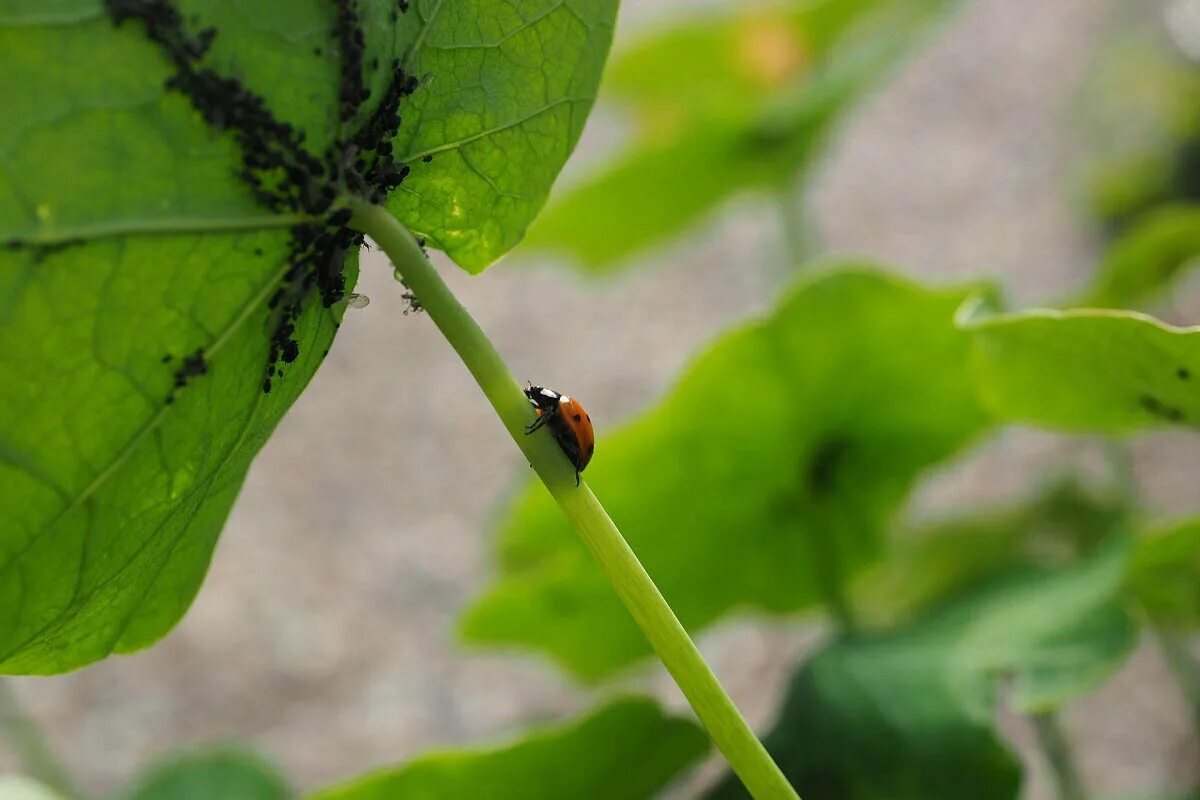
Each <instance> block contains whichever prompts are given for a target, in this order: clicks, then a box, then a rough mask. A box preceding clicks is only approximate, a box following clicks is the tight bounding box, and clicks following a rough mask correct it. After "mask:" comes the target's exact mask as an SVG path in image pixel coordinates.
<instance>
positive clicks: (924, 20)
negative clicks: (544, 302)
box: [530, 0, 953, 270]
mask: <svg viewBox="0 0 1200 800" xmlns="http://www.w3.org/2000/svg"><path fill="white" fill-rule="evenodd" d="M952 4H953V0H885V1H884V2H880V3H863V2H860V1H859V0H826V1H825V2H819V3H792V4H788V5H783V6H776V7H758V8H751V9H741V8H739V9H737V10H734V11H725V12H721V13H719V14H709V15H707V17H704V18H701V19H699V20H697V21H690V20H689V22H687V23H684V24H682V25H680V26H678V27H675V28H670V29H667V30H665V31H662V32H659V33H657V34H655V35H651V36H649V37H647V38H646V39H644V40H643V41H641V42H640V43H638V44H637V45H635V46H634V47H632V48H630V49H628V50H627V51H625V52H624V53H622V54H621V55H619V56H618V57H617V58H615V59H614V62H613V64H612V66H611V69H610V71H609V74H608V76H607V78H606V87H607V92H608V96H609V98H610V99H611V100H612V101H613V102H614V103H615V104H618V105H620V106H622V107H624V108H626V109H627V110H628V111H629V112H630V113H631V114H632V116H633V118H634V121H635V123H636V124H637V128H638V130H637V133H636V135H635V137H634V140H633V142H632V143H631V144H630V146H629V147H628V148H627V149H626V150H625V151H624V152H623V153H622V154H621V155H620V156H619V157H618V158H617V159H616V160H615V162H614V164H613V165H612V166H611V167H609V168H608V169H602V170H600V171H599V172H598V173H596V174H595V175H593V176H592V178H591V179H590V180H587V181H585V182H584V183H583V184H582V185H581V186H579V187H577V188H575V189H573V190H572V191H569V192H567V193H566V195H564V196H563V197H562V198H560V199H559V200H558V201H557V202H556V203H553V204H552V205H551V207H550V208H549V209H547V211H546V213H545V214H543V215H542V216H541V217H539V219H538V221H537V223H536V224H535V225H534V227H533V228H532V230H531V231H530V244H531V245H533V246H537V247H544V248H550V249H556V250H560V251H564V252H567V253H569V254H570V255H571V256H573V257H574V258H575V259H577V260H578V262H579V263H580V264H581V265H582V266H583V267H585V268H588V269H594V270H600V269H612V268H614V267H615V266H617V264H616V262H618V261H619V260H620V259H622V258H625V257H626V256H629V255H631V254H633V253H635V252H637V251H639V250H641V249H643V248H645V247H647V246H649V245H652V244H655V243H657V242H660V241H662V240H663V239H666V238H667V237H670V236H673V235H675V234H677V233H680V232H681V231H683V230H686V229H687V228H688V227H690V226H691V225H693V224H695V223H696V222H698V221H699V220H700V219H702V218H703V217H704V216H706V215H707V214H708V213H709V212H711V211H712V210H713V209H715V208H716V207H718V206H719V205H720V204H721V203H722V202H723V201H725V200H726V199H728V198H730V197H732V196H734V195H737V194H740V193H742V192H744V191H746V190H748V189H754V188H759V189H762V188H776V189H781V190H787V191H792V190H794V189H795V184H796V181H797V179H798V177H800V176H802V175H803V174H805V172H806V171H807V169H808V168H809V167H810V166H811V164H812V162H813V161H814V159H815V158H816V157H817V156H818V155H819V154H820V153H821V151H822V145H823V144H824V142H825V140H826V138H827V137H828V134H829V132H830V130H831V129H832V127H833V125H834V124H835V123H836V122H837V121H838V120H839V119H840V118H841V117H842V116H843V115H844V114H845V112H846V111H847V109H848V108H849V107H850V106H851V105H852V104H853V102H854V101H855V100H857V99H858V98H860V97H861V96H862V95H863V94H864V92H866V91H867V90H868V89H869V88H870V87H871V86H872V85H874V84H876V83H877V82H878V81H879V80H880V78H881V76H882V75H883V74H884V73H885V72H886V71H887V69H888V68H889V67H890V66H892V65H893V64H894V63H895V62H896V60H897V59H898V57H899V56H900V55H901V54H902V53H903V52H904V51H905V49H906V48H907V47H908V46H909V45H910V44H911V43H912V41H913V40H914V39H915V37H916V36H917V34H919V33H920V32H921V31H922V30H923V29H924V28H925V27H927V25H928V24H929V23H930V21H931V20H933V19H935V18H936V17H937V16H938V15H939V14H940V13H941V12H942V11H944V9H945V8H946V7H948V6H950V5H952Z"/></svg>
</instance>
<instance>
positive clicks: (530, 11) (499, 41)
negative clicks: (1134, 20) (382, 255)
mask: <svg viewBox="0 0 1200 800" xmlns="http://www.w3.org/2000/svg"><path fill="white" fill-rule="evenodd" d="M414 5H415V6H416V9H415V10H416V12H417V13H418V14H419V15H420V16H421V18H422V19H424V20H425V25H424V26H423V28H422V30H421V32H420V34H419V38H418V39H417V40H416V42H415V43H414V45H413V47H412V49H411V50H410V51H409V54H408V56H407V57H406V64H410V65H411V69H412V71H413V72H415V73H416V74H418V75H426V74H428V75H430V76H431V78H430V84H429V90H428V91H425V92H418V94H417V95H415V96H414V97H413V98H412V101H413V102H412V104H411V105H410V106H408V107H406V108H405V109H404V115H405V119H406V124H405V125H403V126H401V129H400V139H399V141H398V142H397V144H396V147H397V151H398V152H400V153H403V156H402V160H404V161H405V162H407V163H409V164H410V165H411V166H412V168H413V174H412V177H411V178H410V179H409V180H408V181H406V182H405V183H404V186H403V187H402V188H401V190H400V191H398V192H396V193H395V194H393V195H392V198H391V200H390V202H389V203H388V208H389V209H391V210H392V211H393V212H394V213H395V214H396V216H397V217H399V218H400V220H401V221H402V222H404V223H405V224H406V225H408V226H409V227H410V228H411V229H412V230H413V231H414V232H417V233H420V234H424V235H425V236H426V237H427V238H428V239H429V241H430V243H432V244H433V245H435V246H437V247H439V248H441V249H444V250H445V251H446V252H447V253H448V254H449V255H450V257H451V258H453V259H454V260H455V261H456V262H458V263H459V264H460V265H462V266H463V267H466V268H467V269H469V270H471V271H472V272H479V271H482V269H483V268H484V267H486V266H487V265H488V264H490V263H491V262H493V261H495V260H496V259H497V258H499V257H500V256H501V255H503V254H504V253H505V252H507V251H508V250H509V249H510V248H512V247H513V246H514V245H515V244H516V243H517V242H519V241H520V240H521V237H522V236H523V235H524V232H525V228H526V227H527V226H528V225H529V223H530V221H532V220H533V218H534V216H535V215H536V214H537V213H538V211H539V210H540V209H541V207H542V205H543V204H544V203H545V201H546V195H547V193H548V192H549V190H550V185H551V184H552V183H553V182H554V179H555V178H556V177H557V176H558V172H559V170H560V169H562V166H563V164H564V163H565V162H566V160H567V156H569V155H570V154H571V151H572V149H574V147H575V143H576V142H577V141H578V139H579V135H580V133H582V132H583V123H584V121H585V120H586V119H587V116H588V112H589V111H590V110H591V107H592V103H593V101H594V100H595V97H596V88H597V85H598V84H599V81H600V73H601V71H602V69H603V66H604V59H605V57H606V56H607V54H608V48H609V45H610V44H611V41H612V30H613V21H614V18H615V16H616V11H617V0H567V1H566V2H563V0H520V2H512V0H423V1H422V2H417V3H414ZM410 13H411V12H410ZM425 157H432V159H433V160H432V161H431V162H430V163H428V164H426V163H424V161H423V159H424V158H425Z"/></svg>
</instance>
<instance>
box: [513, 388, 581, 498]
mask: <svg viewBox="0 0 1200 800" xmlns="http://www.w3.org/2000/svg"><path fill="white" fill-rule="evenodd" d="M525 396H526V397H528V398H529V403H530V405H532V406H533V410H534V412H535V413H536V414H537V415H538V418H537V419H536V420H535V421H534V423H533V424H532V425H530V426H529V427H528V428H526V429H525V432H526V433H533V432H534V431H536V430H537V429H538V428H541V427H545V428H547V429H549V431H550V434H551V435H552V436H553V437H554V441H556V442H558V446H559V447H560V448H561V449H562V451H563V453H564V454H565V455H566V456H567V459H568V460H570V462H571V464H572V465H574V467H575V485H576V486H578V485H579V473H581V472H583V471H584V470H585V469H587V465H588V462H589V461H591V460H592V453H594V452H596V434H595V431H593V430H592V418H591V417H590V416H588V413H587V412H586V411H584V410H583V406H581V405H579V401H578V400H574V399H572V398H570V397H568V396H567V395H565V394H559V393H558V392H556V391H554V390H553V389H547V388H545V387H544V386H534V385H533V384H532V383H531V384H529V386H527V387H525Z"/></svg>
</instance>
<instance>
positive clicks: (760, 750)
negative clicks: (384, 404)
mask: <svg viewBox="0 0 1200 800" xmlns="http://www.w3.org/2000/svg"><path fill="white" fill-rule="evenodd" d="M351 225H353V226H355V227H356V228H357V229H358V230H360V231H362V232H363V233H365V234H367V235H368V236H370V237H371V238H372V239H373V240H374V241H375V243H376V244H377V245H379V247H380V248H381V249H382V250H383V251H384V252H385V253H387V255H388V257H389V258H390V259H391V260H392V264H393V265H395V267H396V269H397V270H398V271H399V273H400V276H401V277H402V278H403V279H404V282H405V283H406V284H407V286H408V288H409V290H410V291H412V292H413V294H415V295H416V297H417V299H418V300H419V301H420V303H421V306H422V308H424V309H425V311H426V312H427V313H428V314H429V318H430V319H432V320H433V323H434V324H435V325H437V327H438V329H439V330H440V331H441V332H442V335H443V336H445V337H446V340H447V341H448V342H449V343H450V346H451V347H453V348H454V350H455V351H456V352H457V353H458V355H459V357H460V358H461V359H462V361H463V363H464V364H465V365H466V367H467V369H468V370H469V371H470V372H471V375H472V376H474V378H475V381H476V383H478V384H479V388H480V389H482V390H483V393H484V395H485V396H486V397H487V399H488V402H490V403H491V404H492V407H493V408H494V409H495V410H496V414H497V415H498V416H499V417H500V420H501V422H503V423H504V427H505V429H507V430H508V433H509V435H510V436H511V437H512V439H513V441H514V442H516V444H517V447H519V448H520V449H521V452H522V453H524V454H525V457H526V458H527V459H528V460H529V463H530V465H531V466H532V467H533V469H534V471H535V472H537V475H538V477H539V478H541V480H542V482H543V483H544V484H545V485H546V488H547V489H549V491H550V494H551V495H553V497H554V499H555V501H556V502H557V503H558V505H559V507H560V508H561V509H562V510H563V513H564V514H566V516H567V518H568V519H569V520H570V521H571V523H572V524H573V525H574V526H575V529H576V531H577V532H578V533H579V535H580V537H581V538H582V539H583V542H584V544H585V545H587V548H588V549H589V550H590V551H591V553H592V555H593V556H594V557H595V558H596V560H597V561H598V562H599V564H600V567H601V568H602V569H603V570H604V572H605V574H606V575H607V576H608V579H609V581H610V582H611V583H612V585H613V588H614V589H615V590H616V592H617V595H618V596H619V597H620V598H621V601H622V602H623V603H624V604H625V607H626V608H628V609H629V613H630V614H632V615H633V618H634V620H635V621H636V622H637V624H638V626H639V627H640V628H641V629H642V632H643V633H644V634H645V635H646V638H647V639H648V640H649V641H650V644H651V645H652V646H653V647H654V650H655V652H656V653H657V654H658V657H659V659H661V660H662V663H663V664H664V666H666V668H667V671H668V672H670V673H671V676H672V677H673V678H674V679H675V682H676V683H677V684H678V685H679V688H680V689H681V690H682V692H683V694H684V697H686V698H687V700H688V702H689V703H690V704H691V706H692V709H693V710H694V711H695V712H696V716H697V717H699V719H700V722H701V723H702V724H703V725H704V727H705V729H706V730H707V731H708V734H709V736H710V737H711V738H712V740H713V742H714V743H715V744H716V745H717V747H718V748H719V749H720V750H721V752H722V753H724V754H725V758H726V759H728V761H729V765H730V767H732V769H733V771H734V772H735V773H736V774H737V776H738V777H739V778H740V779H741V781H742V783H743V784H745V786H746V788H747V789H748V790H749V792H750V794H751V796H752V797H754V798H755V800H785V799H786V800H798V798H797V795H796V792H795V791H794V790H793V789H792V787H791V786H790V785H789V784H788V782H787V779H786V778H784V777H783V773H782V772H780V770H779V767H778V766H776V765H775V763H774V762H773V761H772V760H771V756H770V755H769V754H768V753H767V751H766V748H764V747H763V746H762V743H761V742H759V741H758V739H757V738H756V737H755V735H754V732H753V731H752V730H750V726H749V725H747V724H746V721H745V720H744V719H743V718H742V715H741V714H740V713H739V712H738V710H737V707H736V706H734V704H733V701H732V700H730V699H729V696H728V695H727V694H726V693H725V690H724V689H723V688H722V687H721V684H720V682H719V681H718V680H717V678H716V676H715V675H714V674H713V672H712V670H711V669H709V666H708V664H707V663H705V661H704V658H703V657H702V656H701V655H700V652H699V651H698V650H697V649H696V645H695V644H693V643H692V640H691V638H690V637H689V636H688V634H687V631H685V630H684V628H683V626H682V625H681V624H680V623H679V620H678V619H676V617H675V614H674V612H673V611H671V607H670V606H668V605H667V602H666V600H664V599H663V596H662V594H660V593H659V591H658V587H656V586H655V585H654V582H653V581H652V580H651V579H650V576H649V575H648V574H647V573H646V570H645V569H644V568H643V567H642V565H641V563H640V562H639V561H638V559H637V556H636V555H634V553H633V551H632V550H631V549H630V548H629V545H628V543H626V541H625V539H624V538H623V537H622V536H621V532H620V531H619V530H617V527H616V525H614V524H613V521H612V520H611V519H610V518H609V516H608V514H607V512H605V510H604V508H603V507H602V506H601V505H600V502H599V501H598V500H597V499H596V497H595V495H593V494H592V491H591V489H589V488H588V486H587V484H582V485H580V486H578V487H577V486H576V485H575V470H574V469H573V467H572V466H571V465H570V464H569V463H568V461H567V459H566V458H565V457H564V456H563V454H562V451H561V450H559V448H558V446H557V445H556V444H555V443H554V440H553V438H552V437H551V436H550V435H549V432H548V431H543V432H541V433H539V434H536V435H526V434H525V426H526V425H528V424H530V423H532V422H533V420H534V419H535V416H534V414H533V409H532V408H531V406H530V405H529V402H528V400H526V398H525V395H524V393H523V392H522V391H521V387H520V386H519V385H518V384H517V382H516V381H515V380H514V379H513V377H512V375H511V374H510V373H509V371H508V367H507V366H505V364H504V361H503V359H501V357H500V354H499V353H498V352H497V351H496V348H495V347H493V346H492V343H491V341H489V340H488V338H487V336H485V335H484V333H483V331H482V330H480V328H479V326H478V325H477V324H476V323H475V320H473V319H472V318H471V315H470V314H468V313H467V310H466V309H465V308H463V307H462V305H461V304H460V303H459V302H458V299H457V298H455V296H454V295H453V294H452V293H451V292H450V289H449V288H448V287H447V286H446V284H445V283H444V282H443V281H442V279H441V276H439V275H438V274H437V271H436V270H435V269H434V268H433V265H432V264H430V263H429V261H428V259H427V258H426V257H425V254H424V253H423V252H422V250H421V248H420V246H419V245H418V244H417V242H416V241H415V240H414V239H413V236H412V234H411V233H409V231H408V229H407V228H405V227H404V226H403V225H401V224H400V223H399V222H398V221H397V220H396V219H395V218H394V217H392V215H391V214H389V213H388V212H387V211H386V210H385V209H383V208H380V207H379V206H373V205H369V204H366V203H359V204H357V205H356V206H355V207H354V217H353V219H352V221H351Z"/></svg>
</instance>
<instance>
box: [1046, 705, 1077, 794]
mask: <svg viewBox="0 0 1200 800" xmlns="http://www.w3.org/2000/svg"><path fill="white" fill-rule="evenodd" d="M1033 729H1034V731H1035V732H1036V733H1037V739H1038V744H1039V745H1040V746H1041V748H1042V753H1043V754H1044V755H1045V756H1046V761H1047V763H1049V765H1050V772H1051V774H1053V776H1054V784H1055V786H1056V787H1057V788H1058V796H1059V798H1060V800H1087V792H1086V791H1084V788H1083V779H1082V778H1081V777H1080V775H1079V769H1078V767H1076V765H1075V759H1074V758H1073V757H1072V755H1071V746H1070V745H1069V744H1068V743H1067V737H1066V735H1065V734H1064V733H1063V729H1062V725H1061V724H1060V723H1059V719H1058V716H1057V715H1056V714H1055V713H1054V712H1053V711H1047V712H1044V713H1041V714H1034V715H1033Z"/></svg>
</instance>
